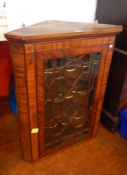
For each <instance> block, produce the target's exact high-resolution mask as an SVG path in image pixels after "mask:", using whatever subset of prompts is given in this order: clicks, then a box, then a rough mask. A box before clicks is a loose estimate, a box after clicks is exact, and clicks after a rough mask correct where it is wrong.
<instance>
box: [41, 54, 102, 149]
mask: <svg viewBox="0 0 127 175" xmlns="http://www.w3.org/2000/svg"><path fill="white" fill-rule="evenodd" d="M99 63H100V54H99V53H93V54H91V55H80V56H73V57H63V58H57V59H48V60H44V85H45V130H46V149H52V148H57V147H60V146H62V145H66V144H68V143H69V142H71V141H72V140H77V139H80V138H82V137H85V136H87V132H88V129H89V109H90V108H92V105H93V100H94V91H95V86H96V81H97V73H98V68H99Z"/></svg>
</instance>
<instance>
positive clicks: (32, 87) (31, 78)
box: [25, 52, 39, 160]
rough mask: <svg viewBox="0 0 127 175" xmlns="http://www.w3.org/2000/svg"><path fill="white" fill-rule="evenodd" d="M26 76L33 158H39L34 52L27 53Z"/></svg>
mask: <svg viewBox="0 0 127 175" xmlns="http://www.w3.org/2000/svg"><path fill="white" fill-rule="evenodd" d="M25 63H26V76H27V86H28V99H29V101H28V104H29V118H30V133H31V149H32V160H37V159H38V132H39V130H38V122H37V89H36V57H35V54H34V52H33V53H26V54H25Z"/></svg>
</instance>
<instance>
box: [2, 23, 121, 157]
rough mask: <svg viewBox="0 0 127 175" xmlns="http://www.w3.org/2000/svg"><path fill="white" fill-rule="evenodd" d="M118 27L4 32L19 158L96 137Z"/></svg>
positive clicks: (52, 26) (49, 26) (42, 26)
mask: <svg viewBox="0 0 127 175" xmlns="http://www.w3.org/2000/svg"><path fill="white" fill-rule="evenodd" d="M121 30H122V27H121V26H114V25H102V24H84V23H75V22H63V21H62V22H61V21H46V22H42V23H39V24H35V25H32V26H30V27H25V28H22V29H19V30H15V31H12V32H10V33H7V34H6V35H5V36H6V38H7V39H8V40H9V43H10V50H11V56H12V60H13V70H14V76H15V86H16V96H17V104H18V113H19V126H20V139H21V148H22V156H23V158H24V159H25V160H37V159H39V158H40V157H42V156H44V155H46V154H48V153H50V152H53V151H56V150H58V149H60V148H62V147H64V146H66V145H69V144H72V143H74V142H77V141H79V140H80V139H84V140H86V139H88V138H91V137H93V136H95V134H96V131H97V127H98V122H99V118H100V113H101V108H102V103H103V98H104V94H105V88H106V83H107V77H108V72H109V67H110V63H111V58H112V51H113V46H114V41H115V37H116V34H117V33H119V32H120V31H121Z"/></svg>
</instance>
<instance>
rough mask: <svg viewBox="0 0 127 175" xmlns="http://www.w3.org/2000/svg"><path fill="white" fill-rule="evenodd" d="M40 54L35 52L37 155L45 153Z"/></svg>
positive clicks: (42, 78) (42, 81)
mask: <svg viewBox="0 0 127 175" xmlns="http://www.w3.org/2000/svg"><path fill="white" fill-rule="evenodd" d="M43 69H44V68H43V59H42V54H37V98H38V127H39V133H38V142H39V156H40V157H41V156H43V154H44V153H45V133H44V77H43V74H44V73H43Z"/></svg>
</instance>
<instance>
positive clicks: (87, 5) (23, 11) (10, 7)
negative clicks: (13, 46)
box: [5, 0, 96, 30]
mask: <svg viewBox="0 0 127 175" xmlns="http://www.w3.org/2000/svg"><path fill="white" fill-rule="evenodd" d="M5 1H6V4H7V15H8V26H9V30H13V29H16V28H19V27H21V25H22V23H25V24H26V25H30V24H34V23H37V22H41V21H45V20H52V19H54V20H65V21H79V22H93V20H94V16H95V10H96V0H5Z"/></svg>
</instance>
